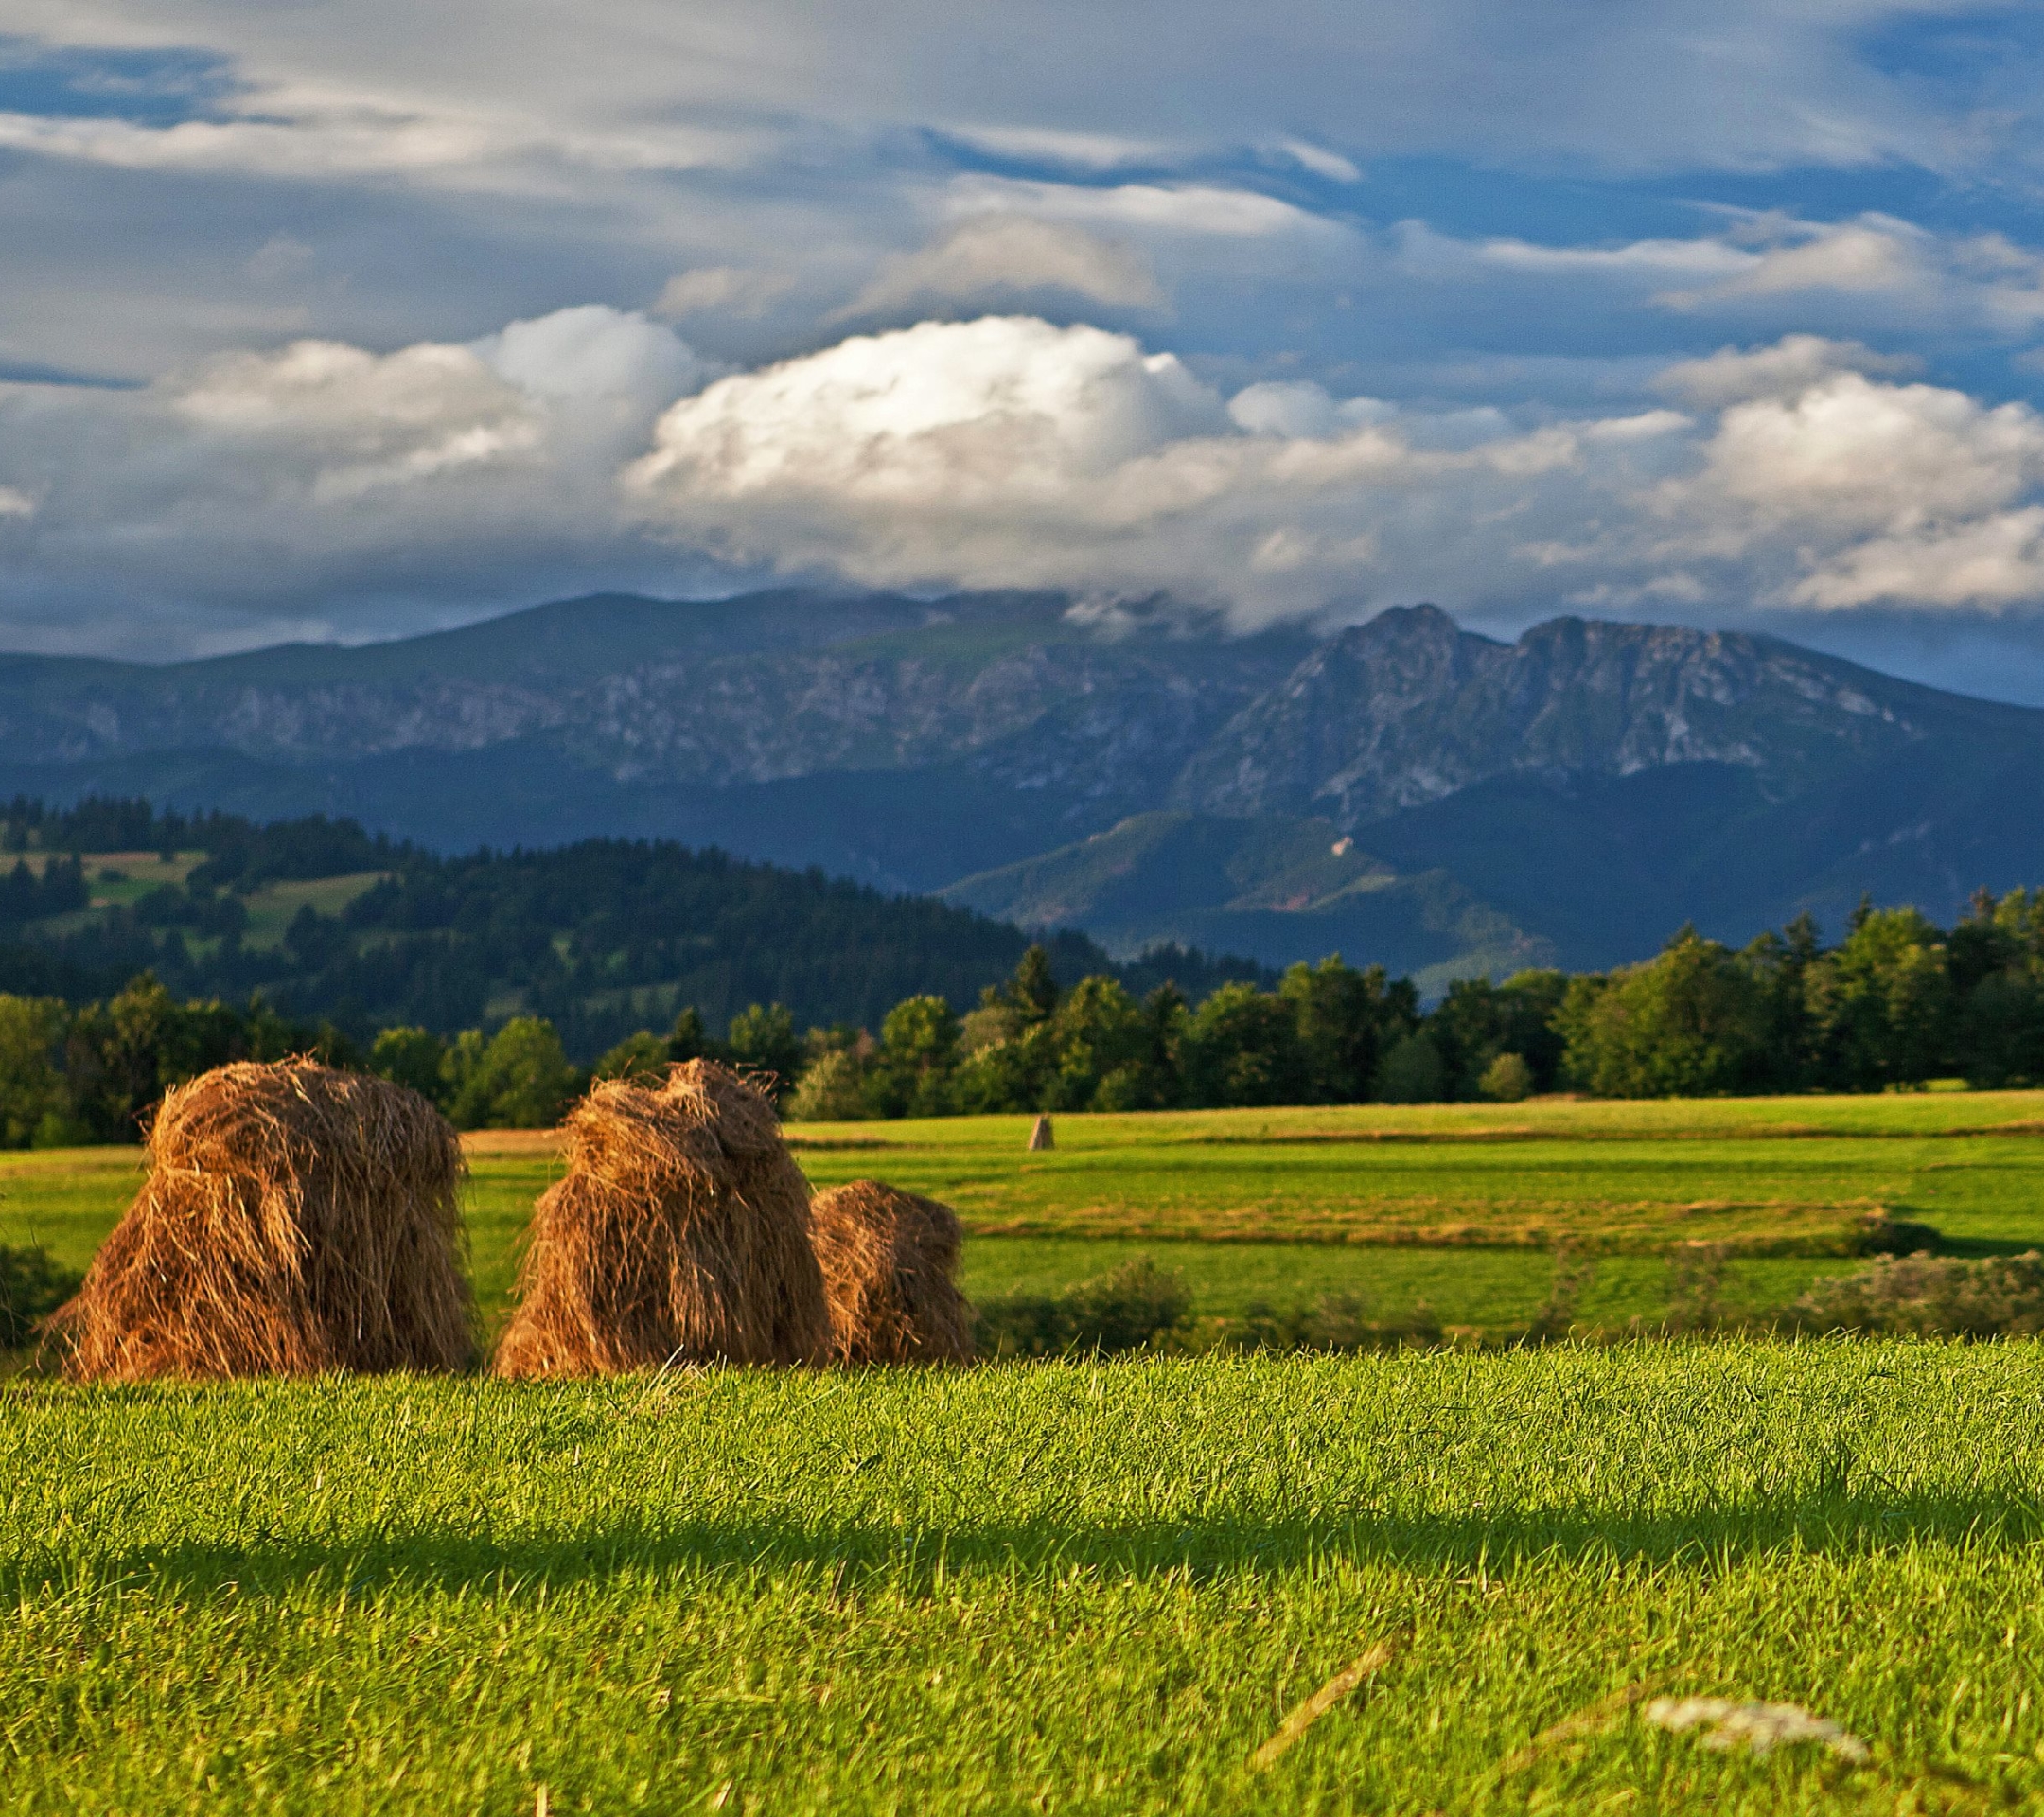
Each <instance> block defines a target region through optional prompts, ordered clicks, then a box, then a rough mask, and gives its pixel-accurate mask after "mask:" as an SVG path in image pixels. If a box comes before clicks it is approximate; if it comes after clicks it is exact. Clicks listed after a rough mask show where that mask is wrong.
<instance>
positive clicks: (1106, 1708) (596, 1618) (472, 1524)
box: [0, 1342, 2044, 1817]
mask: <svg viewBox="0 0 2044 1817" xmlns="http://www.w3.org/2000/svg"><path fill="white" fill-rule="evenodd" d="M0 1406H4V1410H5V1411H4V1415H0V1575H4V1579H5V1581H4V1584H0V1596H5V1597H6V1599H7V1604H8V1619H7V1621H6V1622H5V1623H4V1624H0V1785H4V1787H5V1806H6V1808H7V1809H8V1810H9V1812H17V1813H23V1817H29V1814H31V1813H59V1812H62V1813H70V1812H76V1811H85V1810H90V1811H94V1812H127V1813H149V1812H158V1811H169V1810H176V1811H191V1812H273V1813H289V1812H307V1813H319V1814H320V1817H344V1814H345V1813H351V1812H361V1813H368V1812H379V1813H382V1812H407V1813H409V1812H418V1813H432V1817H453V1814H456V1813H478V1814H494V1817H529V1814H530V1813H534V1812H537V1811H547V1812H554V1813H568V1812H573V1813H585V1812H587V1813H596V1812H602V1813H613V1812H629V1811H648V1812H661V1813H674V1812H694V1811H705V1812H709V1811H724V1812H754V1813H781V1812H785V1813H806V1812H816V1813H831V1814H832V1817H844V1814H846V1813H862V1812H919V1813H920V1812H954V1811H957V1812H966V1811H969V1812H988V1813H997V1812H1018V1813H1019V1812H1026V1811H1087V1812H1096V1811H1097V1812H1154V1813H1160V1814H1163V1813H1171V1814H1172V1817H1175V1814H1176V1813H1181V1812H1187V1813H1202V1812H1244V1813H1249V1812H1330V1813H1331V1812H1362V1811H1369V1812H1406V1813H1414V1814H1415V1817H1418V1813H1424V1812H1436V1811H1453V1812H1457V1813H1462V1812H1471V1813H1476V1812H1507V1811H1508V1812H1525V1811H1553V1812H1562V1811H1568V1812H1577V1811H1585V1812H1587V1811H1614V1812H1630V1811H1640V1812H1699V1813H1702V1812H1711V1813H1728V1814H1737V1813H1758V1812H1769V1813H1805V1812H1809V1811H1815V1810H1824V1811H1867V1812H1875V1811H1878V1812H1903V1811H1910V1812H1923V1811H1968V1812H1971V1811H1982V1812H1984V1811H1989V1810H2001V1809H2016V1808H2035V1806H2036V1805H2037V1804H2038V1803H2039V1802H2040V1801H2044V1683H2040V1678H2044V1667H2040V1666H2039V1664H2038V1662H2039V1660H2040V1659H2044V1507H2040V1504H2039V1500H2038V1489H2037V1486H2038V1484H2039V1482H2040V1481H2044V1362H2040V1358H2039V1352H2038V1351H2037V1350H2036V1349H2035V1346H2033V1345H2029V1344H2017V1345H2000V1344H1993V1345H1979V1346H1928V1345H1911V1344H1900V1345H1897V1344H1883V1343H1870V1342H1852V1343H1836V1344H1802V1345H1794V1346H1789V1345H1756V1344H1751V1343H1744V1342H1723V1343H1718V1344H1693V1345H1692V1344H1667V1345H1649V1346H1637V1347H1622V1348H1618V1349H1578V1348H1571V1347H1562V1348H1558V1349H1549V1350H1534V1351H1519V1352H1508V1353H1504V1354H1496V1353H1492V1354H1462V1353H1454V1352H1436V1353H1431V1354H1416V1353H1409V1352H1408V1353H1404V1354H1400V1355H1394V1356H1371V1357H1346V1358H1325V1357H1322V1358H1311V1357H1297V1356H1293V1357H1226V1356H1222V1357H1203V1358H1198V1359H1177V1360H1174V1359H1157V1360H1150V1361H1139V1362H1122V1363H1116V1364H1084V1363H1075V1364H1051V1365H1036V1366H1017V1365H1003V1366H996V1367H985V1368H981V1369H978V1370H972V1371H939V1372H930V1371H893V1372H888V1371H880V1372H870V1373H864V1374H858V1375H849V1376H848V1375H832V1374H828V1373H824V1374H817V1373H809V1372H788V1373H770V1372H760V1371H737V1370H731V1371H710V1372H707V1373H699V1374H683V1375H669V1376H666V1377H662V1378H653V1379H632V1380H626V1381H619V1382H612V1383H605V1384H600V1385H537V1386H533V1385H524V1386H519V1385H498V1384H493V1383H490V1382H487V1381H485V1380H479V1379H462V1380H451V1381H437V1382H424V1381H417V1380H388V1379H386V1380H353V1381H329V1382H317V1383H282V1382H272V1383H257V1384H248V1385H235V1386H231V1387H218V1388H203V1389H192V1388H177V1387H168V1386H159V1387H153V1388H150V1389H146V1390H86V1389H73V1388H66V1387H62V1386H55V1385H46V1384H33V1385H17V1386H15V1387H13V1388H11V1389H9V1390H7V1391H6V1392H5V1396H4V1399H0ZM1378 1648H1383V1649H1385V1653H1384V1654H1383V1655H1379V1656H1380V1657H1383V1658H1384V1659H1385V1663H1383V1665H1382V1666H1381V1667H1380V1668H1379V1669H1378V1670H1377V1671H1376V1672H1375V1673H1374V1675H1373V1676H1370V1677H1369V1678H1367V1679H1366V1682H1365V1683H1363V1684H1362V1685H1360V1686H1359V1687H1358V1688H1356V1689H1355V1690H1354V1691H1353V1692H1352V1693H1350V1694H1349V1695H1348V1696H1347V1697H1345V1698H1341V1699H1338V1700H1335V1701H1333V1702H1331V1705H1330V1707H1329V1708H1328V1709H1327V1711H1326V1713H1325V1714H1324V1715H1323V1716H1322V1717H1321V1718H1320V1719H1319V1720H1317V1721H1316V1722H1315V1723H1313V1725H1312V1726H1311V1727H1309V1728H1307V1729H1306V1730H1305V1731H1304V1733H1303V1735H1302V1736H1301V1737H1300V1738H1298V1740H1297V1741H1296V1743H1295V1745H1294V1746H1292V1747H1291V1748H1290V1750H1289V1751H1288V1752H1286V1753H1284V1754H1282V1755H1280V1756H1278V1757H1277V1758H1276V1759H1275V1760H1273V1761H1272V1762H1271V1764H1269V1765H1268V1766H1266V1767H1263V1768H1258V1767H1256V1766H1253V1765H1252V1757H1253V1755H1255V1753H1256V1751H1257V1750H1258V1749H1259V1747H1260V1745H1261V1744H1262V1743H1264V1742H1265V1741H1266V1739H1267V1738H1270V1737H1272V1736H1273V1735H1274V1734H1275V1733H1276V1732H1277V1730H1278V1729H1279V1726H1280V1724H1281V1723H1282V1721H1283V1720H1284V1719H1285V1717H1286V1714H1287V1712H1288V1711H1291V1710H1293V1709H1294V1708H1295V1707H1296V1706H1298V1705H1299V1704H1300V1703H1301V1702H1302V1701H1304V1700H1307V1699H1308V1698H1309V1697H1311V1696H1312V1694H1313V1693H1314V1692H1315V1690H1316V1689H1317V1688H1318V1687H1320V1686H1322V1685H1325V1684H1326V1683H1327V1682H1328V1681H1329V1680H1330V1678H1331V1677H1332V1676H1333V1675H1334V1674H1336V1673H1337V1672H1338V1671H1339V1670H1340V1668H1341V1667H1344V1665H1345V1664H1346V1663H1348V1662H1349V1661H1351V1660H1353V1659H1355V1658H1357V1657H1358V1656H1359V1655H1365V1654H1367V1653H1370V1652H1371V1650H1372V1649H1378ZM1651 1696H1670V1697H1687V1696H1716V1697H1725V1698H1730V1699H1735V1700H1746V1699H1759V1700H1766V1701H1770V1702H1792V1703H1795V1704H1798V1705H1801V1706H1803V1707H1804V1708H1806V1709H1807V1710H1808V1711H1810V1712H1812V1713H1813V1714H1814V1715H1816V1716H1819V1717H1823V1718H1826V1719H1829V1720H1833V1721H1835V1722H1837V1723H1839V1724H1841V1725H1842V1726H1843V1727H1844V1728H1845V1729H1846V1730H1849V1731H1850V1732H1851V1734H1852V1735H1854V1736H1855V1737H1857V1738H1859V1739H1860V1740H1861V1741H1862V1742H1863V1743H1864V1745H1865V1748H1866V1750H1867V1755H1868V1757H1867V1758H1866V1759H1865V1760H1864V1761H1863V1763H1860V1764H1853V1763H1851V1762H1848V1761H1847V1760H1845V1759H1843V1758H1841V1757H1838V1756H1836V1755H1832V1754H1829V1753H1827V1752H1825V1751H1824V1749H1822V1748H1821V1747H1817V1746H1814V1745H1810V1744H1804V1745H1797V1746H1790V1747H1786V1748H1783V1749H1781V1750H1780V1751H1778V1752H1776V1753H1773V1754H1771V1755H1767V1756H1765V1757H1754V1756H1753V1755H1751V1754H1748V1753H1745V1752H1740V1751H1734V1752H1717V1751H1713V1750H1712V1749H1711V1748H1709V1747H1707V1746H1705V1745H1703V1744H1702V1743H1701V1742H1700V1740H1699V1739H1698V1738H1697V1737H1696V1736H1694V1735H1678V1734H1670V1733H1667V1732H1665V1731H1664V1730H1663V1729H1661V1728H1658V1727H1656V1726H1654V1725H1653V1724H1652V1723H1651V1722H1649V1721H1648V1720H1646V1717H1645V1714H1644V1713H1645V1710H1646V1707H1647V1704H1646V1700H1647V1699H1648V1698H1649V1697H1651Z"/></svg>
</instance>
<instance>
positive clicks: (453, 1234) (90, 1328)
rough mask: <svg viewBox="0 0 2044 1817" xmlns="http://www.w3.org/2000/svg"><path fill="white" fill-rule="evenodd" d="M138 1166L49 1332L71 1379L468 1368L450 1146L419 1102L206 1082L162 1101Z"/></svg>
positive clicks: (301, 1081)
mask: <svg viewBox="0 0 2044 1817" xmlns="http://www.w3.org/2000/svg"><path fill="white" fill-rule="evenodd" d="M149 1160H150V1173H149V1178H148V1179H147V1180H146V1181H145V1182H144V1183H143V1187H142V1190H141V1191H140V1192H139V1193H137V1194H136V1195H135V1201H134V1203H133V1204H132V1206H131V1207H130V1208H129V1209H128V1213H127V1215H126V1216H125V1217H124V1218H122V1219H121V1221H120V1223H119V1224H118V1225H116V1226H115V1229H114V1234H113V1235H112V1236H111V1237H109V1238H108V1239H107V1241H106V1243H105V1244H104V1245H102V1247H101V1248H100V1250H99V1253H98V1255H97V1257H95V1258H94V1260H93V1264H92V1266H91V1267H90V1268H89V1269H88V1270H87V1271H86V1275H85V1280H84V1284H83V1285H82V1286H81V1287H80V1288H79V1292H78V1294H77V1296H76V1297H74V1298H72V1299H71V1300H70V1301H69V1303H68V1304H66V1305H65V1306H63V1307H62V1309H60V1310H59V1312H58V1313H57V1314H56V1315H55V1316H54V1318H53V1319H52V1320H51V1325H52V1329H53V1334H54V1336H55V1337H56V1339H57V1341H58V1342H59V1343H60V1344H61V1345H63V1346H66V1347H68V1350H69V1354H68V1356H67V1357H66V1359H65V1367H66V1371H67V1373H69V1374H70V1375H71V1376H73V1377H74V1378H75V1379H77V1380H79V1381H88V1382H135V1381H142V1380H146V1379H148V1378H150V1377H152V1376H191V1377H221V1376H245V1375H316V1374H321V1373H324V1372H326V1371H327V1370H332V1369H363V1370H380V1369H456V1368H460V1367H463V1366H464V1365H466V1364H467V1363H468V1362H469V1361H471V1360H472V1358H473V1355H474V1350H475V1336H474V1332H475V1319H474V1302H473V1300H472V1298H471V1297H470V1294H469V1290H468V1283H467V1279H466V1278H465V1276H464V1274H463V1271H462V1225H461V1211H460V1207H459V1205H458V1203H457V1200H456V1192H457V1190H458V1188H459V1186H460V1183H461V1178H462V1155H461V1144H460V1142H459V1141H458V1140H457V1139H456V1138H455V1135H454V1132H453V1130H452V1129H451V1128H449V1125H448V1123H447V1120H445V1119H444V1118H443V1117H442V1116H441V1115H440V1113H439V1112H438V1111H436V1110H434V1109H433V1107H432V1105H431V1104H430V1103H427V1102H426V1100H425V1099H423V1098H421V1097H420V1096H419V1095H418V1094H417V1093H416V1092H414V1091H408V1090H406V1089H405V1087H404V1086H402V1085H392V1084H390V1083H389V1082H388V1081H386V1080H382V1079H375V1078H371V1077H369V1076H367V1075H366V1074H362V1073H357V1072H336V1071H334V1070H333V1069H331V1068H330V1067H323V1066H320V1065H319V1064H318V1063H317V1062H315V1061H311V1060H305V1059H299V1060H280V1061H277V1062H275V1063H274V1064H271V1065H257V1064H255V1063H254V1062H248V1061H244V1062H239V1063H238V1064H236V1065H234V1066H228V1067H217V1068H216V1069H215V1070H213V1071H212V1072H207V1073H202V1074H201V1075H200V1076H199V1077H198V1078H197V1079H194V1080H193V1081H192V1082H191V1083H190V1084H189V1085H179V1086H177V1087H176V1088H175V1089H173V1090H172V1091H170V1092H169V1093H167V1095H166V1096H165V1098H164V1101H163V1103H162V1105H161V1107H160V1108H159V1109H158V1110H157V1113H156V1117H155V1120H154V1122H153V1123H152V1124H151V1126H150V1133H149Z"/></svg>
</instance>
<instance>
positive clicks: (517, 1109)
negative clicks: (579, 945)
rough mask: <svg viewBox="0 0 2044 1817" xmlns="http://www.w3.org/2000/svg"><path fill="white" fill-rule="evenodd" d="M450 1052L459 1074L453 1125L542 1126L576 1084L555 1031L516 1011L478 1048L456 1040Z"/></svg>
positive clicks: (565, 1101) (551, 1120)
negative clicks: (459, 1059)
mask: <svg viewBox="0 0 2044 1817" xmlns="http://www.w3.org/2000/svg"><path fill="white" fill-rule="evenodd" d="M454 1054H456V1055H461V1056H462V1067H461V1079H460V1085H459V1087H458V1089H457V1090H456V1091H455V1093H454V1102H453V1104H452V1106H451V1107H450V1109H449V1117H450V1118H451V1120H453V1122H454V1125H455V1127H456V1128H458V1129H545V1128H547V1127H549V1126H551V1125H552V1124H554V1123H555V1122H558V1121H559V1120H560V1118H561V1114H562V1113H563V1112H564V1111H565V1110H566V1109H567V1108H568V1105H569V1102H570V1101H571V1100H572V1099H573V1097H574V1096H575V1094H576V1092H578V1091H579V1090H580V1089H581V1085H582V1082H581V1079H580V1078H579V1076H578V1075H577V1074H576V1072H575V1069H574V1068H573V1067H571V1066H570V1065H569V1064H568V1056H567V1055H566V1054H565V1053H563V1052H562V1051H561V1042H560V1036H559V1034H557V1033H556V1032H555V1028H554V1025H553V1023H551V1022H548V1021H546V1020H544V1019H543V1018H541V1017H539V1016H536V1015H515V1016H513V1017H512V1018H511V1020H510V1021H508V1022H506V1023H505V1024H504V1025H503V1027H502V1028H501V1029H499V1030H498V1031H497V1032H496V1034H495V1035H494V1036H493V1037H492V1038H491V1040H490V1042H489V1045H488V1046H486V1047H485V1048H483V1049H482V1050H481V1051H480V1052H474V1051H470V1052H467V1053H463V1050H462V1049H461V1048H460V1045H459V1044H457V1046H456V1049H455V1050H454ZM449 1057H450V1059H451V1058H453V1057H454V1055H450V1056H449Z"/></svg>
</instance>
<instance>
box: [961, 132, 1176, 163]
mask: <svg viewBox="0 0 2044 1817" xmlns="http://www.w3.org/2000/svg"><path fill="white" fill-rule="evenodd" d="M950 136H952V137H953V138H955V139H957V140H958V142H959V143H960V144H961V145H966V146H970V147H971V148H972V149H973V150H977V151H982V152H987V153H990V154H991V155H993V156H995V157H997V158H1013V159H1017V160H1020V161H1025V162H1029V163H1032V164H1051V165H1063V166H1065V167H1066V168H1068V169H1073V170H1120V169H1125V168H1128V167H1129V166H1131V165H1145V164H1169V163H1175V162H1176V161H1177V160H1178V159H1179V158H1181V157H1183V156H1184V155H1185V151H1186V147H1185V146H1184V145H1183V144H1182V143H1181V144H1172V143H1170V142H1167V141H1166V140H1163V139H1131V138H1124V137H1122V136H1121V135H1120V134H1119V133H1113V132H1061V131H1059V130H1058V129H1057V128H1055V127H1048V126H979V125H966V126H954V127H952V128H951V129H950Z"/></svg>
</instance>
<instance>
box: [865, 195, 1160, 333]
mask: <svg viewBox="0 0 2044 1817" xmlns="http://www.w3.org/2000/svg"><path fill="white" fill-rule="evenodd" d="M1030 291H1066V292H1068V293H1069V294H1071V295H1073V296H1083V297H1086V298H1089V299H1090V300H1092V301H1093V302H1096V303H1104V304H1106V305H1108V306H1109V307H1110V308H1119V309H1158V308H1161V307H1162V306H1163V303H1164V293H1163V291H1161V290H1159V289H1158V287H1157V280H1156V273H1155V272H1154V270H1153V269H1152V268H1151V265H1150V261H1149V260H1148V259H1146V258H1144V257H1143V256H1142V255H1141V254H1140V253H1137V252H1136V251H1134V250H1133V249H1132V248H1130V247H1127V246H1119V245H1117V244H1115V243H1114V242H1113V241H1111V240H1105V239H1101V238H1100V237H1099V236H1098V235H1095V234H1089V233H1087V232H1086V231H1085V230H1084V228H1083V227H1074V226H1071V225H1068V224H1066V223H1065V222H1061V221H1036V220H1033V219H1031V217H1030V216H1027V215H1011V214H993V215H975V216H971V217H969V218H968V219H966V220H964V221H960V223H959V224H958V225H957V226H956V227H954V228H952V229H951V231H950V232H949V233H947V234H946V235H944V237H943V238H942V239H939V240H937V241H935V242H934V243H932V244H931V245H928V246H925V247H924V248H922V249H921V250H920V251H918V252H913V253H904V254H900V255H897V256H894V257H892V258H890V259H887V260H885V261H884V262H883V263H882V265H881V267H880V269H879V270H878V271H877V272H876V273H873V276H872V280H871V281H870V282H869V283H868V284H867V285H866V287H865V289H864V290H862V291H860V292H859V293H858V295H857V296H855V298H854V299H853V300H852V302H851V303H850V304H848V305H847V306H846V307H845V309H843V310H842V311H841V312H840V313H842V314H844V315H876V314H880V313H883V312H885V311H888V310H891V309H900V308H901V307H902V306H904V305H905V304H909V303H914V302H917V301H919V300H922V301H930V300H942V301H946V302H955V301H969V300H973V299H978V300H981V301H984V300H986V299H988V298H998V297H1003V296H1006V297H1013V296H1017V295H1024V294H1027V293H1029V292H1030Z"/></svg>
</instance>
